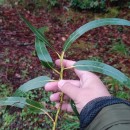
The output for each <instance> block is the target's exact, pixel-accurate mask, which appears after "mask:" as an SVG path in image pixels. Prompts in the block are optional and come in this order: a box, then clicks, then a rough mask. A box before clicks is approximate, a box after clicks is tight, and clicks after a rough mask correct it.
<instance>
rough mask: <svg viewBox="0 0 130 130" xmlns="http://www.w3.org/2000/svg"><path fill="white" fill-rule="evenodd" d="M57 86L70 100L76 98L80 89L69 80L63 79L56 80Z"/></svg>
mask: <svg viewBox="0 0 130 130" xmlns="http://www.w3.org/2000/svg"><path fill="white" fill-rule="evenodd" d="M58 87H59V89H60V90H61V91H62V92H63V93H64V94H66V95H67V96H68V97H70V98H71V99H72V100H75V99H76V97H77V94H78V93H79V89H80V88H78V87H77V86H75V85H74V84H72V83H70V82H69V81H64V80H60V81H59V82H58Z"/></svg>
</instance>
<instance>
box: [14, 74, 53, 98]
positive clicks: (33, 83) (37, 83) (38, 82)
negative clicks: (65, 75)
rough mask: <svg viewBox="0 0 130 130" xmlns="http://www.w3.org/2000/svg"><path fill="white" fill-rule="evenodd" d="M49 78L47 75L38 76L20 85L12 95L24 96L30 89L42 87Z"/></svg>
mask: <svg viewBox="0 0 130 130" xmlns="http://www.w3.org/2000/svg"><path fill="white" fill-rule="evenodd" d="M50 80H51V79H50V78H49V77H47V76H39V77H37V78H34V79H32V80H29V81H28V82H26V83H24V84H23V85H21V86H20V87H19V88H18V89H17V90H16V92H15V93H14V94H13V96H18V97H19V96H24V94H25V93H26V92H28V91H30V90H33V89H37V88H41V87H43V86H44V85H45V84H46V83H48V82H49V81H50Z"/></svg>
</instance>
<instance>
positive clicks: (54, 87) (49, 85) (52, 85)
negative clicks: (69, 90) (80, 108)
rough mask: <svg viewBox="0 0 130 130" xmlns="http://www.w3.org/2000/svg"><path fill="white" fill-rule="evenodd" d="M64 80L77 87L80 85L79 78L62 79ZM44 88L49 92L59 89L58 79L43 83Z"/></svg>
mask: <svg viewBox="0 0 130 130" xmlns="http://www.w3.org/2000/svg"><path fill="white" fill-rule="evenodd" d="M63 81H64V82H69V83H71V84H73V85H75V86H77V87H79V86H80V81H79V80H63ZM45 90H46V91H50V92H57V91H60V90H59V88H58V81H56V82H49V83H47V84H46V85H45Z"/></svg>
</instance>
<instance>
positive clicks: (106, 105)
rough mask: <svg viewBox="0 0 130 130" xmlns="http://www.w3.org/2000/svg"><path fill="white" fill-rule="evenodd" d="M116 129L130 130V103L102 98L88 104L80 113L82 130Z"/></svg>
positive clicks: (113, 98) (117, 99)
mask: <svg viewBox="0 0 130 130" xmlns="http://www.w3.org/2000/svg"><path fill="white" fill-rule="evenodd" d="M115 127H116V128H117V127H119V128H120V129H119V128H118V130H122V129H123V130H130V102H128V101H125V100H122V99H119V98H115V97H100V98H97V99H94V100H92V101H90V102H89V103H88V104H86V106H85V107H84V108H83V110H82V111H81V113H80V129H81V130H116V129H115ZM127 128H129V129H127Z"/></svg>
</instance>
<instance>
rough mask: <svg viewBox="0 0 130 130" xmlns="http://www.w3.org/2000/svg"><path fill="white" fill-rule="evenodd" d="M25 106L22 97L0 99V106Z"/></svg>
mask: <svg viewBox="0 0 130 130" xmlns="http://www.w3.org/2000/svg"><path fill="white" fill-rule="evenodd" d="M25 104H26V99H25V98H22V97H6V98H1V99H0V106H7V105H9V106H16V107H19V108H23V107H24V106H25Z"/></svg>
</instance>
